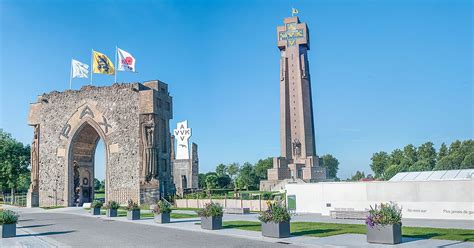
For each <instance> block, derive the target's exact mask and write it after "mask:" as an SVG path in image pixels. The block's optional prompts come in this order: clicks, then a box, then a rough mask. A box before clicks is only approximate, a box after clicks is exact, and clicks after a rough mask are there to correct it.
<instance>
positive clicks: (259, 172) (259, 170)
mask: <svg viewBox="0 0 474 248" xmlns="http://www.w3.org/2000/svg"><path fill="white" fill-rule="evenodd" d="M272 167H273V158H266V159H260V160H258V162H257V163H256V164H255V175H256V176H257V177H258V178H259V179H260V180H267V170H268V169H271V168H272Z"/></svg>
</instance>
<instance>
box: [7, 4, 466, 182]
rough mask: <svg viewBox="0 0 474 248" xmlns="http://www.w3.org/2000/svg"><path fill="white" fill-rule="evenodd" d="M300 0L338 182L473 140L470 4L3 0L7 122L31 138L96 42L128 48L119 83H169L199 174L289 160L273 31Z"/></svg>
mask: <svg viewBox="0 0 474 248" xmlns="http://www.w3.org/2000/svg"><path fill="white" fill-rule="evenodd" d="M292 6H293V7H296V8H298V9H299V10H300V14H299V17H300V19H301V21H303V22H306V23H307V24H308V26H309V29H310V30H311V33H310V34H311V37H310V38H311V50H310V51H309V60H310V72H311V76H312V90H313V92H312V93H313V104H314V114H315V116H314V118H315V129H316V140H317V145H316V146H317V148H316V149H317V153H318V154H319V155H322V154H326V153H331V154H333V155H334V156H335V157H336V158H337V159H338V160H339V161H340V170H339V177H341V178H346V177H349V176H350V175H351V174H353V173H354V172H355V171H356V170H364V171H366V172H369V171H370V169H369V164H370V157H371V155H372V154H373V153H374V152H377V151H380V150H385V151H391V150H393V149H394V148H397V147H402V146H404V145H406V144H408V143H412V144H414V145H420V144H421V143H424V142H426V141H429V140H430V141H433V142H434V143H435V145H436V147H439V145H440V144H441V143H442V142H446V143H450V142H452V141H453V140H455V139H469V138H472V137H473V115H474V113H473V95H474V92H473V75H472V69H473V65H472V57H473V21H472V20H473V19H472V18H473V13H472V11H473V8H472V7H473V6H472V2H471V1H469V0H443V1H435V0H410V1H408V0H385V1H380V0H378V1H376V0H358V1H355V0H353V1H351V0H331V1H330V0H324V1H319V0H318V1H316V0H312V1H309V0H308V1H297V0H294V1H288V0H285V1H269V0H268V1H263V0H262V1H133V2H132V1H97V2H96V1H21V0H20V1H12V0H3V1H1V2H0V11H1V12H0V25H1V31H0V32H1V33H0V36H1V37H0V42H1V43H0V55H1V56H0V83H1V100H0V104H1V108H0V111H1V112H0V127H1V128H3V129H5V130H6V131H7V132H10V133H12V134H13V136H14V137H15V138H17V139H18V140H20V141H22V142H24V143H29V142H31V138H32V128H30V127H28V126H27V125H26V121H27V113H28V107H29V103H31V102H34V101H35V99H36V96H37V95H40V94H42V93H43V92H50V91H53V90H58V91H63V90H66V89H67V88H68V87H69V72H70V60H71V58H75V59H78V60H80V61H83V62H86V63H88V64H89V63H90V50H91V49H95V50H97V51H100V52H103V53H105V54H107V55H109V57H111V58H113V55H114V48H115V45H118V46H119V47H121V48H122V49H124V50H127V51H129V52H131V53H132V54H133V55H134V56H135V58H136V59H137V70H138V73H136V74H132V73H119V74H118V81H119V82H136V81H145V80H151V79H159V80H162V81H164V82H166V83H168V84H169V88H170V91H171V95H172V96H173V101H174V102H173V104H174V119H173V120H172V121H171V127H174V126H175V125H176V122H178V121H181V120H184V119H187V120H189V125H190V127H191V128H192V129H193V136H192V137H191V140H192V141H194V142H196V143H198V145H199V156H200V167H201V168H200V169H201V171H202V172H206V171H209V170H213V169H214V168H215V166H216V165H217V164H219V163H230V162H240V163H243V162H245V161H249V162H252V163H253V162H256V161H257V160H258V159H260V158H265V157H273V156H278V155H279V151H280V150H279V147H280V144H279V119H278V117H279V74H278V73H279V60H278V58H279V52H278V48H277V46H276V31H275V30H276V26H278V25H281V24H282V22H283V18H284V17H287V16H289V15H290V10H291V7H292ZM88 83H89V81H88V80H87V79H77V80H75V81H74V83H73V88H74V89H79V88H80V87H81V86H82V85H85V84H88ZM112 83H113V77H112V76H105V75H97V74H96V75H94V84H95V85H100V86H102V85H110V84H112ZM100 150H103V146H101V147H99V151H98V153H97V154H98V155H99V156H100V155H102V156H103V153H102V152H100ZM99 160H101V159H100V158H99ZM102 160H103V158H102ZM101 166H103V165H98V167H101ZM100 171H102V172H103V168H100V169H98V170H97V171H96V173H97V175H98V176H99V177H101V172H100ZM102 175H103V173H102Z"/></svg>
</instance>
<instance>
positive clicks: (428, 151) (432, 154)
mask: <svg viewBox="0 0 474 248" xmlns="http://www.w3.org/2000/svg"><path fill="white" fill-rule="evenodd" d="M436 156H437V155H436V149H435V148H434V144H433V142H426V143H424V144H422V145H421V146H420V147H418V160H425V161H426V162H427V163H428V165H429V169H430V170H431V169H433V168H434V167H435V165H436Z"/></svg>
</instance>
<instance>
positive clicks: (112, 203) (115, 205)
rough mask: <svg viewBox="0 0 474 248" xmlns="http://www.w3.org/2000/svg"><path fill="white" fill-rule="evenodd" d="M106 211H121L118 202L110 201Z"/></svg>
mask: <svg viewBox="0 0 474 248" xmlns="http://www.w3.org/2000/svg"><path fill="white" fill-rule="evenodd" d="M105 208H106V209H119V208H120V204H118V203H117V202H116V201H109V202H108V203H107V205H105Z"/></svg>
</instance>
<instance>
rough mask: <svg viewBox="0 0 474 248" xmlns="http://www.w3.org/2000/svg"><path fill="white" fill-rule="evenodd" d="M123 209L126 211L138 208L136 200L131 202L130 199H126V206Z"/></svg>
mask: <svg viewBox="0 0 474 248" xmlns="http://www.w3.org/2000/svg"><path fill="white" fill-rule="evenodd" d="M125 209H126V210H127V211H133V210H139V209H140V207H139V206H138V204H137V203H136V202H133V200H132V199H129V200H128V201H127V206H126V207H125Z"/></svg>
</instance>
